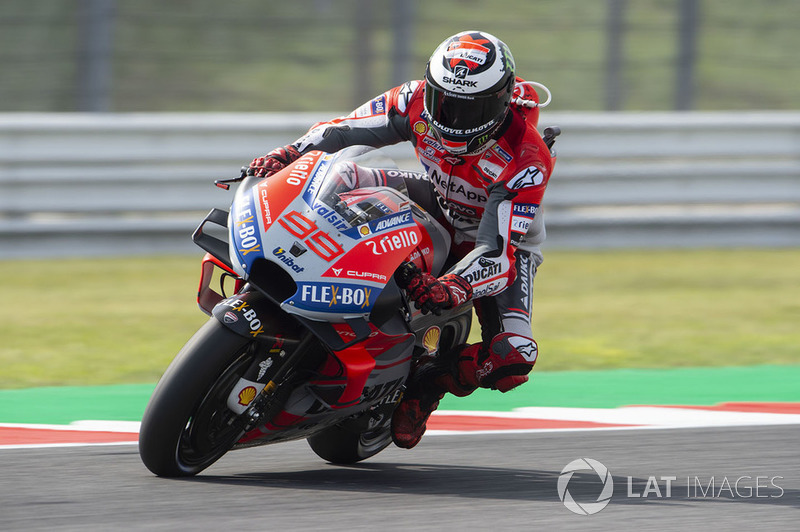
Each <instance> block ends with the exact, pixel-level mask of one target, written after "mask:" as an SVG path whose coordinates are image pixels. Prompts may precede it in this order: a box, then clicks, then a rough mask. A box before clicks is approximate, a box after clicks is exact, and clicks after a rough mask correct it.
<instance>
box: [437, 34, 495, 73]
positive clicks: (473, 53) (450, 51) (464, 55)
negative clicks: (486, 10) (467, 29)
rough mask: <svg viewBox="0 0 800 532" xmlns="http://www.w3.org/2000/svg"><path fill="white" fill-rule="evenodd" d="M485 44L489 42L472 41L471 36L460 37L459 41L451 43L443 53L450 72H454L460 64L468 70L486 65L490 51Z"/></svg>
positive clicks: (482, 40)
mask: <svg viewBox="0 0 800 532" xmlns="http://www.w3.org/2000/svg"><path fill="white" fill-rule="evenodd" d="M485 44H490V42H489V41H488V40H487V39H474V38H473V37H472V36H471V35H462V36H461V37H460V38H459V40H457V41H453V42H451V43H450V45H449V46H448V47H447V50H446V51H445V53H444V57H445V59H446V60H447V62H448V65H449V66H450V70H451V71H455V68H456V67H457V66H458V65H462V64H463V65H464V66H466V67H467V68H468V69H469V70H475V69H477V68H478V67H480V66H483V65H484V64H486V60H487V59H488V56H489V52H490V51H491V49H490V48H488V47H486V46H484V45H485Z"/></svg>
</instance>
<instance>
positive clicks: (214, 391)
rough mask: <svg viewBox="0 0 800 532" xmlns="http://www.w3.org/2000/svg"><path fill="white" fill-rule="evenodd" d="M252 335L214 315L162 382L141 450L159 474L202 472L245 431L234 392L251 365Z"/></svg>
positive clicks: (145, 418) (144, 429)
mask: <svg viewBox="0 0 800 532" xmlns="http://www.w3.org/2000/svg"><path fill="white" fill-rule="evenodd" d="M250 343H251V340H248V339H247V338H244V337H242V336H239V335H237V334H236V333H234V332H233V331H231V330H230V329H228V328H226V327H225V326H223V325H222V324H221V323H219V321H217V320H216V319H214V318H211V319H210V320H209V321H208V322H206V324H205V325H203V326H202V327H201V328H200V329H199V330H198V331H197V332H196V333H195V335H194V336H192V338H191V339H190V340H189V341H188V342H187V343H186V345H185V346H184V347H183V349H181V351H180V352H179V353H178V355H177V356H176V357H175V359H174V360H173V361H172V363H171V364H170V365H169V367H168V368H167V370H166V372H165V373H164V375H163V376H162V377H161V380H160V381H159V382H158V385H157V386H156V389H155V391H154V392H153V396H152V397H151V398H150V402H149V403H148V405H147V408H146V409H145V412H144V416H143V418H142V425H141V429H140V431H139V455H140V456H141V458H142V462H144V465H145V466H147V468H148V469H149V470H150V471H152V472H153V473H155V474H156V475H158V476H162V477H182V476H191V475H196V474H197V473H199V472H200V471H202V470H204V469H205V468H207V467H208V466H210V465H211V464H213V463H214V462H216V461H217V460H218V459H219V458H220V457H221V456H222V455H223V454H225V453H226V452H227V451H228V450H230V448H231V447H232V446H233V445H234V444H235V443H236V442H237V441H238V440H239V438H240V437H241V430H240V429H239V428H238V427H237V425H236V424H235V423H232V421H233V419H234V418H235V417H236V414H235V413H234V412H232V411H231V410H230V409H228V408H227V406H226V402H227V398H228V394H229V393H230V391H231V389H232V388H233V386H234V384H235V383H236V382H237V381H238V379H239V377H241V375H242V374H243V373H244V372H245V371H246V370H247V368H248V367H249V365H250V363H251V361H252V358H253V354H252V351H251V350H250V349H249V345H250Z"/></svg>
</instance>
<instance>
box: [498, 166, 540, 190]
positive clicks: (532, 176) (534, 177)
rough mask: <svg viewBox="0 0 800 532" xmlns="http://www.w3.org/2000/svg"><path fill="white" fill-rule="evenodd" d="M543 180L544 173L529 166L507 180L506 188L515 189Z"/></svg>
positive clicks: (534, 184) (535, 184) (538, 183)
mask: <svg viewBox="0 0 800 532" xmlns="http://www.w3.org/2000/svg"><path fill="white" fill-rule="evenodd" d="M543 182H544V175H543V174H542V172H541V170H539V169H538V168H536V167H535V166H529V167H528V168H526V169H525V170H523V171H522V172H520V173H518V174H517V175H515V176H514V177H512V178H511V179H510V180H509V181H508V186H507V188H508V189H509V190H517V189H520V188H527V187H534V186H537V185H541V184H542V183H543Z"/></svg>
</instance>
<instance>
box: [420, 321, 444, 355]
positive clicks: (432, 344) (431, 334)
mask: <svg viewBox="0 0 800 532" xmlns="http://www.w3.org/2000/svg"><path fill="white" fill-rule="evenodd" d="M441 334H442V330H441V329H440V328H439V327H436V326H433V327H431V328H430V329H428V330H427V331H425V335H424V336H423V337H422V346H423V347H424V348H425V349H427V350H428V353H429V354H431V355H432V354H433V353H435V352H436V351H438V350H439V337H440V336H441Z"/></svg>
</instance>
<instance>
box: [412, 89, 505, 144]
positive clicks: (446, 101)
mask: <svg viewBox="0 0 800 532" xmlns="http://www.w3.org/2000/svg"><path fill="white" fill-rule="evenodd" d="M504 93H505V90H504V89H503V90H501V91H499V92H498V93H494V94H490V95H488V96H483V95H482V96H478V97H474V96H470V95H466V94H455V93H452V92H446V91H444V90H442V89H437V88H436V87H434V86H432V85H431V84H430V83H427V84H426V86H425V110H426V111H427V112H428V118H429V120H430V121H431V124H432V125H433V126H434V127H435V128H436V129H437V130H438V132H439V133H440V134H441V135H442V136H444V137H447V138H453V139H455V138H459V137H463V138H467V137H472V136H474V135H476V134H479V133H482V132H484V131H486V130H488V129H489V128H490V127H491V126H493V125H494V124H495V123H496V121H497V120H498V119H499V118H501V117H502V116H503V115H504V114H505V108H506V100H505V98H503V94H504Z"/></svg>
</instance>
